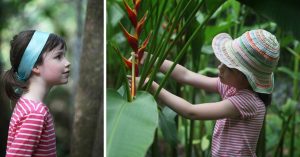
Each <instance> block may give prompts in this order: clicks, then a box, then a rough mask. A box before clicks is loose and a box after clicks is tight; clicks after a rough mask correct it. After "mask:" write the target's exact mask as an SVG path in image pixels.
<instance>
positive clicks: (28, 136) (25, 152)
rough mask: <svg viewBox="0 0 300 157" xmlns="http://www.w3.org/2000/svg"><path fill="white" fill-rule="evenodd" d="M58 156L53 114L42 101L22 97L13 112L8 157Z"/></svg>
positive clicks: (7, 149)
mask: <svg viewBox="0 0 300 157" xmlns="http://www.w3.org/2000/svg"><path fill="white" fill-rule="evenodd" d="M27 156H33V157H41V156H43V157H45V156H47V157H56V139H55V131H54V126H53V120H52V116H51V114H50V112H49V109H48V107H47V106H46V105H44V104H43V103H42V102H36V101H32V100H28V99H25V98H22V97H21V98H20V99H19V100H18V102H17V104H16V106H15V108H14V112H13V114H12V117H11V120H10V124H9V131H8V141H7V147H6V157H27Z"/></svg>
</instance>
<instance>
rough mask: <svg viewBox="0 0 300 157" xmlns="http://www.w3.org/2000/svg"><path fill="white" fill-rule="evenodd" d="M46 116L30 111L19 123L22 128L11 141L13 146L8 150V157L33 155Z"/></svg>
mask: <svg viewBox="0 0 300 157" xmlns="http://www.w3.org/2000/svg"><path fill="white" fill-rule="evenodd" d="M45 122H46V117H45V115H43V114H40V113H29V114H28V115H27V116H26V117H25V118H24V120H22V122H21V123H20V124H19V125H20V126H19V127H20V129H19V131H18V132H16V133H15V134H16V135H15V136H14V137H15V138H14V139H13V140H12V141H11V146H10V147H9V149H8V150H7V151H6V157H17V156H23V157H25V156H32V154H33V153H34V152H33V150H35V149H34V148H35V147H37V145H38V143H39V141H40V138H41V134H42V130H43V126H44V123H45Z"/></svg>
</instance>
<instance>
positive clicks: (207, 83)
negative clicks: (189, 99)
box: [160, 60, 218, 92]
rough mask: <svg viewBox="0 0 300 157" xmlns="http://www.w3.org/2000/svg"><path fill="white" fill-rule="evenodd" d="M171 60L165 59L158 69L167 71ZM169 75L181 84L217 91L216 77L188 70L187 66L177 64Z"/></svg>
mask: <svg viewBox="0 0 300 157" xmlns="http://www.w3.org/2000/svg"><path fill="white" fill-rule="evenodd" d="M172 64H173V62H172V61H169V60H165V61H164V62H163V64H162V65H161V67H160V71H161V72H163V73H166V72H168V70H169V69H170V68H171V66H172ZM171 77H172V78H174V79H175V80H176V81H177V82H179V83H182V84H188V85H191V86H193V87H197V88H201V89H204V90H206V91H210V92H218V90H217V80H218V79H217V78H212V77H207V76H204V75H201V74H198V73H195V72H192V71H190V70H188V69H187V68H185V67H183V66H181V65H179V64H177V65H176V66H175V68H174V70H173V71H172V73H171Z"/></svg>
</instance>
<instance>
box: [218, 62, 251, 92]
mask: <svg viewBox="0 0 300 157" xmlns="http://www.w3.org/2000/svg"><path fill="white" fill-rule="evenodd" d="M218 69H219V77H220V80H221V82H222V83H224V84H227V85H230V86H233V87H235V88H237V89H244V88H246V89H247V88H249V83H248V80H247V78H246V77H245V76H244V75H243V73H242V72H240V71H239V70H237V69H233V68H228V67H227V66H226V65H225V64H223V63H221V64H220V65H219V66H218Z"/></svg>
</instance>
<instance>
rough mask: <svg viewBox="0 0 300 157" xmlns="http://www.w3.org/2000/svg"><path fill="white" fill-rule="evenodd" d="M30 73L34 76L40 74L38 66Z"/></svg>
mask: <svg viewBox="0 0 300 157" xmlns="http://www.w3.org/2000/svg"><path fill="white" fill-rule="evenodd" d="M31 71H32V72H33V73H35V74H39V73H40V68H39V66H34V67H33V68H32V70H31Z"/></svg>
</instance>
